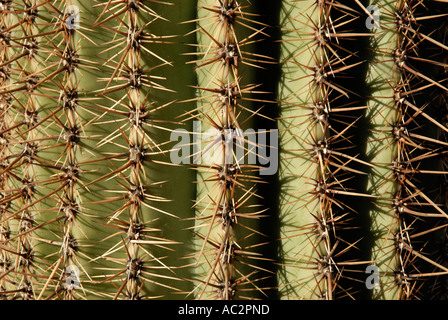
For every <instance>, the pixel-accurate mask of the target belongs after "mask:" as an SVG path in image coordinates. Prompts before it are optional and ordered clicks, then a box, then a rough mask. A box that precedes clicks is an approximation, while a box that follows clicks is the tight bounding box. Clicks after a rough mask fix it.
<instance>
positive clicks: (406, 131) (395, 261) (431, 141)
mask: <svg viewBox="0 0 448 320" xmlns="http://www.w3.org/2000/svg"><path fill="white" fill-rule="evenodd" d="M430 7H431V9H432V10H429V9H428V8H426V7H425V6H423V5H422V3H421V2H418V1H397V2H396V3H395V4H394V5H388V4H384V5H383V6H381V7H380V9H381V10H382V11H384V12H387V14H386V17H385V21H386V22H385V23H384V27H383V31H379V32H378V33H377V35H376V36H375V39H377V40H378V42H380V43H382V44H381V46H379V48H378V53H377V54H378V56H381V57H382V58H381V59H380V60H379V63H378V66H377V67H376V68H378V69H380V68H381V66H385V65H391V67H392V73H391V75H390V76H387V77H384V79H385V80H386V83H387V86H388V87H389V89H385V87H386V86H385V85H378V86H377V88H379V89H380V90H378V91H377V93H376V94H374V97H375V98H377V99H378V100H377V101H383V102H381V103H380V104H379V105H381V107H380V108H377V109H376V110H378V112H379V114H381V115H382V117H383V119H382V121H380V122H378V123H382V124H381V126H382V128H381V129H380V128H379V126H378V127H376V130H378V132H383V134H384V135H385V137H384V138H382V140H383V141H387V144H386V145H385V146H383V147H382V150H381V152H380V153H377V154H378V155H381V153H382V154H389V155H388V156H387V157H385V158H383V161H381V162H379V161H378V160H376V161H378V162H377V163H376V165H377V168H380V167H384V166H387V167H386V168H389V170H390V171H389V174H387V173H386V172H383V175H384V176H387V177H388V178H387V179H386V181H384V182H382V183H381V186H380V185H379V184H378V183H376V185H377V186H379V188H378V189H377V190H378V191H380V190H385V189H384V186H386V185H388V186H389V187H388V188H389V189H388V190H385V192H384V193H383V195H379V196H380V198H381V199H380V200H379V201H378V204H380V206H381V207H382V208H381V209H379V210H377V211H376V212H375V216H378V217H379V220H377V222H380V223H378V225H377V226H376V227H377V228H381V229H382V230H383V231H382V232H381V233H379V236H378V238H377V246H376V247H375V249H374V250H373V257H374V259H373V261H374V263H376V264H378V266H379V267H380V269H382V272H383V273H380V274H382V275H383V277H382V284H381V286H379V287H378V288H377V289H376V290H375V291H374V292H373V296H374V297H376V298H380V297H383V298H387V299H396V298H399V299H413V298H418V297H420V296H422V295H424V294H426V295H428V296H434V292H433V288H430V286H428V284H429V283H433V281H425V280H428V279H431V278H437V277H439V276H440V275H443V274H445V273H446V272H447V271H448V269H447V268H446V267H445V266H443V265H442V264H440V259H439V258H438V257H437V255H434V254H435V252H440V251H439V250H436V248H435V243H434V241H440V240H436V236H435V235H434V234H439V233H440V231H439V230H440V228H443V225H445V224H446V219H447V217H448V215H447V212H446V208H445V207H444V205H443V202H440V201H439V199H440V198H439V187H438V186H437V184H435V183H434V182H435V181H437V180H438V178H437V176H439V177H442V180H443V179H445V178H444V177H445V176H446V171H445V170H444V169H443V168H442V169H439V168H440V166H439V165H438V163H437V161H438V160H437V159H438V158H439V157H440V155H441V153H443V151H442V150H444V149H445V148H446V140H445V139H443V136H444V135H446V131H447V128H446V126H445V125H444V124H443V122H442V121H440V120H439V119H440V117H439V116H438V114H440V110H437V108H439V107H440V106H437V107H436V108H435V107H434V106H436V105H437V104H436V101H437V100H438V99H439V98H440V97H441V96H443V95H446V92H447V91H448V89H447V87H446V84H445V83H444V81H437V78H436V77H437V75H440V73H441V71H442V70H443V69H444V68H446V64H444V62H443V60H442V59H441V57H442V56H443V54H445V55H446V49H447V47H446V45H445V44H443V40H442V42H441V41H440V40H439V39H438V38H437V33H434V34H429V33H427V32H428V31H427V30H433V29H432V28H431V27H430V28H425V27H424V25H426V24H428V25H431V26H433V23H434V25H437V24H438V23H440V22H441V21H443V19H444V18H442V17H443V14H442V15H441V14H440V13H439V11H438V10H437V9H436V7H437V6H434V3H433V4H431V6H430ZM441 18H442V19H441ZM390 35H392V36H390ZM384 39H386V41H384ZM391 43H393V45H394V46H393V48H391ZM443 52H444V53H443ZM379 92H382V93H379ZM386 92H389V93H388V94H385V93H386ZM434 92H435V93H436V94H434ZM433 101H434V102H433ZM386 127H387V128H388V129H385V128H386ZM377 157H378V156H377ZM377 159H378V158H377ZM385 159H389V162H386V161H385ZM374 161H375V160H374ZM380 170H381V169H380ZM386 170H387V169H386ZM380 192H381V191H380ZM388 202H389V203H390V204H389V203H388ZM388 208H390V209H388ZM381 217H383V218H381ZM386 217H387V218H386ZM382 219H384V220H382ZM386 230H387V231H386ZM428 292H429V293H428Z"/></svg>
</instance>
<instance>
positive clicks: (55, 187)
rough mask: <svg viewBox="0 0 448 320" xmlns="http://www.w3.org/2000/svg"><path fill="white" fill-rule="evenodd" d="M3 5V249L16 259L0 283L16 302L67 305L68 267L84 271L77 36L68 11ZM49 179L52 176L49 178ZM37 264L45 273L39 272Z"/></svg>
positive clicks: (60, 7) (34, 4)
mask: <svg viewBox="0 0 448 320" xmlns="http://www.w3.org/2000/svg"><path fill="white" fill-rule="evenodd" d="M4 5H5V6H7V9H6V10H5V11H3V13H4V14H5V15H6V14H7V15H8V16H9V18H8V19H5V20H4V21H5V22H6V21H8V26H7V28H5V29H3V30H2V37H6V38H7V44H8V51H7V52H5V56H4V60H2V68H6V69H8V70H9V71H10V72H11V75H10V77H9V78H10V79H9V81H8V82H7V83H6V84H5V85H4V86H2V89H1V92H0V94H1V97H2V101H7V104H5V108H4V111H3V115H4V118H3V120H4V121H2V125H3V126H4V127H3V128H2V135H3V136H4V137H5V140H4V141H5V144H4V152H3V153H2V163H3V165H2V172H1V176H2V181H5V182H6V181H7V184H5V185H3V186H2V194H3V195H4V197H3V199H2V207H4V208H5V209H6V211H5V214H4V215H2V220H1V222H2V228H3V227H5V228H8V227H9V228H10V233H9V238H8V239H4V240H3V241H2V246H4V247H5V248H7V249H5V252H10V261H8V262H7V263H6V264H7V265H8V270H6V269H5V270H4V271H5V274H4V277H3V276H2V278H4V279H6V280H5V281H7V282H9V284H8V290H6V291H5V292H7V294H8V298H13V299H14V298H23V299H27V298H44V297H45V298H47V297H56V298H64V299H69V298H71V297H72V293H73V292H72V289H73V287H72V286H66V284H65V282H64V281H61V279H65V278H66V274H65V270H66V268H67V267H68V266H70V265H78V263H77V258H76V253H77V249H78V243H77V239H75V237H74V236H73V234H72V228H73V227H74V225H75V224H76V215H77V211H78V208H79V207H80V205H81V204H80V202H79V197H78V196H77V188H78V187H79V186H77V177H78V173H79V168H78V163H77V160H76V156H75V153H76V149H77V145H78V144H79V139H80V134H79V132H80V130H81V128H82V124H81V123H80V121H79V119H78V117H77V113H76V112H77V111H76V107H77V81H76V77H75V76H74V74H75V73H76V72H77V71H76V69H77V68H78V66H79V64H80V61H79V57H78V54H77V52H76V50H77V49H76V43H75V41H74V39H73V32H74V30H72V29H69V28H68V24H67V23H66V20H67V19H68V18H69V16H70V14H69V13H68V12H67V11H66V8H67V7H68V6H69V3H66V2H65V1H61V2H59V3H57V4H56V5H57V6H53V5H51V4H49V3H46V2H39V1H25V2H23V3H20V4H18V3H15V2H14V3H9V2H8V3H5V4H4ZM48 12H50V14H49V15H48ZM48 154H51V156H50V157H47V155H48ZM43 171H49V172H51V174H50V175H49V176H48V177H45V176H44V175H42V172H43ZM49 230H53V231H49ZM37 243H40V245H39V248H37V247H36V245H37ZM46 245H48V248H46V249H42V248H43V247H45V246H46ZM36 250H38V251H39V253H37V251H36ZM39 263H43V266H41V267H37V264H39ZM6 264H5V265H6Z"/></svg>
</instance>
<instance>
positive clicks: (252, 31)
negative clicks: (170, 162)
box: [186, 0, 273, 300]
mask: <svg viewBox="0 0 448 320" xmlns="http://www.w3.org/2000/svg"><path fill="white" fill-rule="evenodd" d="M250 6H251V4H250V3H249V2H247V3H246V2H244V3H242V2H241V1H235V0H208V1H200V2H199V12H200V14H199V17H198V19H197V20H195V21H190V22H192V23H198V27H197V28H196V32H197V37H198V39H199V44H198V45H197V48H198V50H197V52H195V53H193V54H194V55H197V56H198V59H195V60H194V61H192V63H195V67H194V68H195V70H196V71H197V73H198V77H199V85H198V88H197V89H198V90H197V91H198V95H197V98H196V99H195V100H196V101H197V102H198V107H197V109H196V110H194V111H193V112H191V113H188V114H187V115H186V118H188V119H197V120H199V121H200V123H201V124H202V128H203V129H202V130H203V131H206V130H208V131H207V132H213V134H212V135H207V136H205V132H203V133H202V134H201V135H203V137H201V140H202V141H203V142H204V143H202V145H201V146H200V147H199V148H198V149H200V151H199V152H198V153H197V154H195V155H193V157H194V159H200V161H199V162H195V166H196V167H197V169H198V171H199V174H200V176H201V178H200V179H198V180H199V183H200V184H199V185H198V196H197V197H198V198H197V201H196V203H195V207H196V209H197V217H196V226H195V229H196V230H195V231H196V234H197V237H198V239H199V243H200V244H199V245H198V252H197V253H195V254H194V257H193V258H194V259H195V260H196V261H197V264H198V265H199V266H201V270H203V272H200V273H199V274H197V275H196V279H195V280H194V281H195V282H196V283H197V286H196V287H195V291H194V292H193V294H194V295H195V296H196V297H197V298H199V299H201V298H207V299H222V300H230V299H234V298H248V297H251V296H260V295H263V291H262V288H259V286H258V284H259V280H261V279H262V278H263V277H264V276H263V275H262V273H263V272H264V271H263V270H261V269H260V267H258V266H257V259H263V258H262V256H261V255H260V253H259V252H256V251H257V247H258V246H260V243H257V242H256V241H255V242H254V243H256V244H255V245H253V244H251V242H252V241H253V240H252V239H255V238H257V237H259V236H260V234H259V232H257V231H256V229H255V228H256V227H254V224H253V223H252V224H251V222H249V221H256V220H257V218H259V217H260V216H261V213H262V212H263V210H261V209H260V210H259V207H258V206H257V200H256V199H257V195H256V186H257V183H259V182H260V181H261V179H260V178H259V177H257V172H258V170H259V167H258V166H257V164H256V163H251V162H250V161H249V160H248V159H249V158H250V159H253V158H255V157H256V154H257V143H252V144H251V143H250V141H254V140H253V138H255V137H254V136H251V137H249V136H244V135H243V130H245V129H253V133H252V135H255V134H256V129H255V128H253V127H252V128H251V124H253V123H254V117H255V115H257V113H260V110H258V109H260V107H255V108H258V109H255V108H254V107H253V106H256V105H257V103H259V104H261V103H262V104H265V103H266V101H262V100H261V99H257V97H256V95H257V94H258V93H261V92H260V91H258V90H257V87H259V85H256V84H249V83H247V81H246V80H245V74H248V75H250V70H251V69H253V68H259V67H261V64H262V63H273V60H272V59H270V58H268V57H266V56H264V55H263V54H257V53H254V52H253V51H252V49H251V46H253V45H254V44H255V43H256V42H258V41H260V36H261V35H265V34H266V33H265V26H264V25H263V24H261V23H260V22H257V21H256V20H255V19H256V15H255V14H253V13H250V10H249V8H250ZM261 113H262V112H261ZM238 146H241V147H240V151H241V150H243V152H242V153H241V152H238V151H237V150H236V149H237V147H238ZM194 159H193V160H194ZM255 225H256V223H255ZM251 292H252V293H251Z"/></svg>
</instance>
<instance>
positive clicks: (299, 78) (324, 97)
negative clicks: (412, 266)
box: [280, 1, 371, 299]
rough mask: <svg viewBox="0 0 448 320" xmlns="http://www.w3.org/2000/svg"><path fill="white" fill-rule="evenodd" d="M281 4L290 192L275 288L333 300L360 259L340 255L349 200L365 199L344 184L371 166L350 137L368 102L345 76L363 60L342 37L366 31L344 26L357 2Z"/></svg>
mask: <svg viewBox="0 0 448 320" xmlns="http://www.w3.org/2000/svg"><path fill="white" fill-rule="evenodd" d="M284 10H285V12H286V14H285V20H287V23H286V24H287V27H286V28H285V30H286V32H285V35H284V37H283V43H284V44H283V52H284V53H283V55H284V57H283V58H284V61H285V62H284V73H285V75H286V76H287V77H288V78H287V79H286V81H285V84H282V86H281V92H283V96H281V97H280V98H281V99H282V101H281V102H282V110H283V111H282V115H281V121H282V129H283V131H284V138H283V139H282V142H283V146H282V152H283V156H282V158H281V162H282V167H283V168H282V170H281V173H280V175H281V177H280V179H284V180H285V181H287V186H286V187H285V193H286V194H288V196H287V197H286V198H285V199H287V200H285V201H284V203H282V209H281V211H282V221H283V222H284V225H285V227H284V229H283V231H282V232H283V238H282V246H283V250H285V261H284V270H285V271H284V274H285V276H284V278H283V279H281V281H282V284H281V286H280V288H281V289H280V291H281V292H282V295H283V298H289V299H297V298H305V299H334V298H336V297H338V296H339V297H340V296H345V295H347V294H349V295H350V293H348V292H346V291H345V290H344V289H342V288H341V285H340V283H341V282H342V281H344V280H346V279H349V278H350V272H351V271H353V270H351V266H356V265H357V264H358V263H361V261H358V262H357V261H355V260H354V259H351V258H346V256H345V255H346V254H347V253H348V252H350V251H353V250H354V249H355V248H356V246H357V244H356V242H357V241H358V240H359V239H357V240H356V239H355V240H354V242H352V241H351V240H349V238H346V235H344V229H347V230H348V229H350V228H351V227H350V226H354V225H355V224H351V223H350V221H351V220H353V219H354V217H356V208H355V207H352V203H353V202H354V201H357V199H360V198H364V199H367V201H370V200H369V198H371V196H370V195H367V194H366V193H365V192H363V191H362V190H361V189H357V190H353V189H351V188H350V187H349V186H350V180H352V179H361V178H360V177H362V175H364V171H365V170H366V168H368V167H369V166H371V165H370V164H369V163H367V162H365V161H363V160H361V159H359V158H358V154H357V152H358V153H359V150H357V149H354V146H355V141H353V139H355V137H354V136H353V132H355V131H354V130H355V129H359V128H357V127H358V122H359V118H360V116H359V115H360V111H363V110H364V109H366V107H365V106H363V105H362V104H361V96H360V94H359V93H358V92H356V91H355V90H354V89H353V88H352V87H351V84H350V81H349V80H346V79H350V78H351V77H353V74H354V73H356V72H360V71H359V69H357V67H358V66H359V65H360V64H361V63H362V61H361V58H360V54H359V52H356V51H351V49H349V48H350V47H349V45H348V43H350V41H355V42H356V41H357V39H359V38H361V37H363V36H365V35H366V34H364V33H361V32H358V33H355V32H352V31H351V30H350V27H351V26H352V22H353V21H356V20H358V19H360V17H361V16H362V11H361V8H360V7H357V6H356V4H350V5H347V4H345V3H344V4H342V3H341V2H327V1H323V2H319V3H316V2H314V1H308V2H294V1H291V2H288V1H286V3H285V7H284ZM366 32H367V30H366ZM342 79H344V80H342ZM341 124H343V125H341ZM359 167H361V168H359ZM293 168H300V170H298V171H296V170H295V169H293ZM292 177H294V178H292ZM292 179H295V180H292ZM288 181H289V182H288ZM354 199H355V200H354ZM288 224H289V225H288ZM293 243H298V244H299V245H295V246H294V245H292V244H293Z"/></svg>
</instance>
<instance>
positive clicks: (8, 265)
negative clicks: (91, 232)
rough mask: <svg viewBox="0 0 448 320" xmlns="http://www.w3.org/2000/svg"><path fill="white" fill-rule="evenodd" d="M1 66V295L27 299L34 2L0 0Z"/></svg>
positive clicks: (35, 139)
mask: <svg viewBox="0 0 448 320" xmlns="http://www.w3.org/2000/svg"><path fill="white" fill-rule="evenodd" d="M2 6H3V7H4V9H5V10H4V11H3V21H2V23H3V24H4V26H3V29H2V34H1V37H2V41H3V43H4V44H5V47H4V50H5V51H4V54H5V55H4V59H3V60H2V70H3V75H4V77H5V80H6V82H5V83H4V85H3V86H2V87H1V89H0V95H1V100H2V103H3V107H4V108H3V109H2V118H3V119H4V121H3V122H2V137H3V139H4V140H3V141H4V143H3V150H2V160H1V161H2V168H1V179H2V182H4V184H3V187H2V199H1V205H2V208H4V211H3V214H2V217H1V225H2V229H4V230H5V231H6V230H7V231H6V232H7V233H4V234H5V235H8V236H7V237H4V239H3V241H2V244H1V245H2V249H3V250H2V251H3V252H5V254H6V255H7V256H9V258H6V260H5V261H4V262H3V266H4V268H3V270H2V271H3V272H2V275H1V278H2V279H3V284H5V286H4V287H2V290H4V295H6V296H7V298H8V299H11V298H22V299H32V298H34V297H35V294H36V290H37V288H36V283H38V282H39V279H36V277H35V272H36V269H35V266H34V262H35V257H34V250H35V247H34V245H35V243H34V241H33V236H32V230H33V229H34V228H35V227H36V214H37V211H36V204H37V202H38V201H37V199H38V196H37V194H36V191H37V190H36V189H38V186H40V182H39V181H38V178H37V177H36V173H35V164H34V163H33V162H34V161H33V160H32V157H33V155H34V154H35V152H37V150H38V149H39V148H40V144H41V143H40V141H39V140H40V139H39V135H38V133H37V130H35V124H36V120H37V117H38V113H39V110H40V103H39V102H38V99H37V98H36V95H35V92H36V87H35V85H36V83H37V77H38V76H37V75H34V73H35V72H36V71H37V69H38V66H39V60H38V57H37V47H38V44H37V43H38V41H39V40H38V39H39V35H38V33H39V28H38V24H39V21H37V20H38V19H37V12H38V10H39V8H41V6H40V5H39V4H38V2H37V1H29V2H28V1H27V2H24V3H23V4H17V3H12V2H3V3H2Z"/></svg>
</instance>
